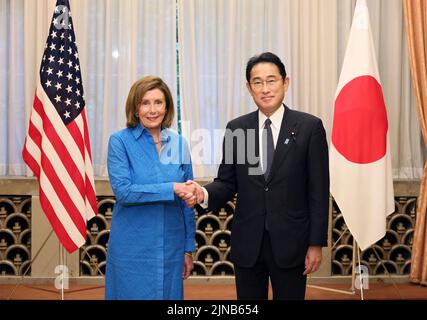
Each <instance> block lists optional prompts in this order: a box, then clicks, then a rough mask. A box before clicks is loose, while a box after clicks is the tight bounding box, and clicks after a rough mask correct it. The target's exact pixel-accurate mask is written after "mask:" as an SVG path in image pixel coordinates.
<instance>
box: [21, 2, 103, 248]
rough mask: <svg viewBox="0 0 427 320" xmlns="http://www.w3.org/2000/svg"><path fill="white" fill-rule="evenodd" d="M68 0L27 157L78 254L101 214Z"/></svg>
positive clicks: (54, 34) (59, 12)
mask: <svg viewBox="0 0 427 320" xmlns="http://www.w3.org/2000/svg"><path fill="white" fill-rule="evenodd" d="M75 39H76V38H75V34H74V31H73V22H72V18H71V12H70V4H69V2H68V0H58V1H57V2H56V7H55V12H54V14H53V18H52V24H51V26H50V29H49V36H48V38H47V43H46V46H45V50H44V55H43V59H42V63H41V67H40V74H39V75H40V79H39V81H38V83H37V88H36V93H35V97H34V103H33V109H32V112H31V117H30V122H29V128H28V133H27V136H26V139H25V144H24V149H23V151H22V156H23V159H24V161H25V163H26V164H27V165H28V166H29V167H30V169H31V170H32V171H33V173H34V174H35V175H36V176H37V179H38V181H39V191H40V204H41V207H42V209H43V211H44V213H45V214H46V216H47V218H48V220H49V222H50V224H51V225H52V228H53V230H54V231H55V233H56V235H57V236H58V238H59V240H60V242H61V243H62V245H63V246H64V248H65V249H66V250H67V251H68V252H70V253H71V252H73V251H75V250H76V249H78V248H79V247H81V246H82V245H83V244H85V242H86V223H87V220H89V219H91V218H92V217H94V216H95V215H96V214H97V207H96V198H95V184H94V179H93V168H92V160H91V150H90V141H89V132H88V127H87V116H86V108H85V101H84V95H83V85H82V77H81V74H80V64H79V55H78V52H77V46H76V40H75Z"/></svg>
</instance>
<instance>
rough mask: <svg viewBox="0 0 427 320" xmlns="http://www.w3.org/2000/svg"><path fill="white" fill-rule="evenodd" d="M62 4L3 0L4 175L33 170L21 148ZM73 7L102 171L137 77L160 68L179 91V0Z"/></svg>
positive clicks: (107, 0)
mask: <svg viewBox="0 0 427 320" xmlns="http://www.w3.org/2000/svg"><path fill="white" fill-rule="evenodd" d="M55 3H56V1H55V0H37V1H28V0H27V1H24V0H0V65H1V66H2V67H1V68H0V69H1V70H2V71H1V73H0V84H1V86H0V101H1V108H0V110H1V118H0V127H1V130H2V132H1V138H0V141H1V148H0V152H1V155H0V175H24V174H25V173H26V168H25V165H24V163H23V161H22V159H21V151H22V146H23V141H24V138H25V134H26V128H27V126H28V119H29V115H30V110H31V107H32V101H33V97H34V90H35V85H36V81H37V75H38V70H39V67H40V62H41V57H42V54H43V50H44V45H45V42H46V39H47V35H48V31H49V26H50V23H51V19H52V14H53V10H54V8H55ZM70 5H71V13H72V19H73V22H74V30H75V33H76V42H77V47H78V49H79V58H80V64H81V70H82V77H83V87H84V90H85V99H86V106H87V112H88V125H89V130H90V138H91V146H92V156H93V162H94V169H95V174H96V175H99V176H106V174H107V172H106V161H107V145H108V138H109V136H110V134H111V133H112V132H114V131H116V130H118V129H120V128H122V127H124V126H125V101H126V98H127V95H128V92H129V89H130V87H131V85H132V83H133V82H134V81H136V80H137V79H138V78H140V77H142V76H144V75H148V74H154V75H158V76H160V77H162V78H163V79H164V80H165V82H166V83H167V84H168V85H169V86H170V89H171V91H172V92H174V93H176V92H177V84H176V83H177V81H176V77H177V76H176V2H175V0H91V1H87V0H71V1H70ZM4 66H6V67H5V68H4ZM174 98H175V101H176V98H177V96H176V94H174Z"/></svg>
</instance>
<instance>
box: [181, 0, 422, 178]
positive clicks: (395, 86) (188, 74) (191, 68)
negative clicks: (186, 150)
mask: <svg viewBox="0 0 427 320" xmlns="http://www.w3.org/2000/svg"><path fill="white" fill-rule="evenodd" d="M355 3H356V0H298V1H296V0H223V1H222V0H179V17H180V24H179V27H180V28H179V40H180V67H181V68H180V70H181V71H180V79H181V87H182V91H181V97H182V102H183V103H182V121H183V123H185V124H186V125H187V126H186V127H187V130H186V131H184V132H183V133H184V134H185V135H186V136H187V137H188V139H189V140H190V143H191V144H192V146H193V147H192V151H193V160H196V161H197V160H200V159H201V160H204V161H206V158H207V159H214V157H212V156H210V154H209V152H211V153H212V154H213V155H217V154H220V145H221V138H219V139H218V138H217V134H214V133H213V132H214V130H215V129H219V128H224V127H225V125H226V123H227V122H228V121H229V120H231V119H233V118H235V117H237V116H240V115H243V114H245V113H247V112H250V111H252V110H256V108H255V106H254V104H253V102H252V100H251V98H250V96H249V94H248V93H247V90H246V88H245V83H246V80H245V76H244V74H245V64H246V62H247V60H248V59H249V57H251V56H253V55H255V54H258V53H260V52H263V51H272V52H275V53H276V54H278V55H279V56H280V57H281V58H282V59H283V61H284V63H285V65H286V66H287V71H288V74H289V76H290V78H291V85H290V89H289V91H288V94H287V97H286V100H285V102H286V103H287V104H288V105H289V106H290V107H292V108H294V109H296V110H301V111H305V112H309V113H312V114H314V115H316V116H319V117H320V118H321V119H322V120H323V122H324V125H325V127H326V130H327V134H328V138H329V137H330V132H331V128H332V116H333V99H334V96H335V89H336V85H337V82H338V77H339V74H340V70H341V65H342V60H343V57H344V52H345V48H346V45H347V40H348V35H349V30H350V25H351V21H352V18H353V10H354V6H355ZM368 6H369V9H370V15H371V24H372V26H373V30H374V40H375V44H376V46H377V52H378V63H379V68H380V73H381V78H382V85H383V90H384V96H385V100H386V105H387V109H388V117H389V127H390V137H391V139H390V140H391V148H392V150H391V151H392V159H393V169H394V178H419V177H420V175H421V172H422V166H423V163H424V160H423V159H424V158H425V154H423V153H425V150H424V147H423V146H422V140H421V134H420V130H419V126H418V120H417V114H416V111H415V98H414V95H413V92H412V88H411V80H410V70H409V61H408V56H407V48H406V38H405V34H404V25H403V15H402V3H401V0H368ZM188 127H189V129H188ZM199 128H205V129H207V130H205V131H204V132H202V131H201V130H196V129H199ZM208 132H211V134H210V135H209V134H208ZM202 136H204V137H208V139H207V140H206V141H207V142H206V143H205V144H204V148H201V147H200V141H201V139H202V138H201V137H202ZM209 136H210V137H215V139H211V140H212V141H209ZM209 149H210V150H212V151H210V150H209ZM206 153H207V154H208V156H207V157H206ZM214 160H216V161H217V160H218V159H214ZM211 162H214V161H211ZM216 170H217V165H216V164H215V163H213V164H212V165H208V166H206V165H202V164H200V165H197V164H196V165H195V175H196V176H197V177H212V176H215V175H216Z"/></svg>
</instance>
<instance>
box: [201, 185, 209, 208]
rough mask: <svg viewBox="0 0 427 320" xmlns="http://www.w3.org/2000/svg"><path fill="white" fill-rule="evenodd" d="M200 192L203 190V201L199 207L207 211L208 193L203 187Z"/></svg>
mask: <svg viewBox="0 0 427 320" xmlns="http://www.w3.org/2000/svg"><path fill="white" fill-rule="evenodd" d="M202 190H203V194H204V199H203V202H202V203H200V204H199V205H200V206H201V207H202V208H203V209H207V208H208V202H209V193H208V190H206V188H205V187H202Z"/></svg>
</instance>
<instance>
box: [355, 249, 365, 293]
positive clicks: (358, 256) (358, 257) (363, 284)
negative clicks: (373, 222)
mask: <svg viewBox="0 0 427 320" xmlns="http://www.w3.org/2000/svg"><path fill="white" fill-rule="evenodd" d="M360 253H361V250H359V248H357V260H358V262H359V277H360V278H359V279H360V299H361V300H365V298H364V296H363V289H364V286H365V283H364V281H365V275H363V274H362V264H361V263H360Z"/></svg>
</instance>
